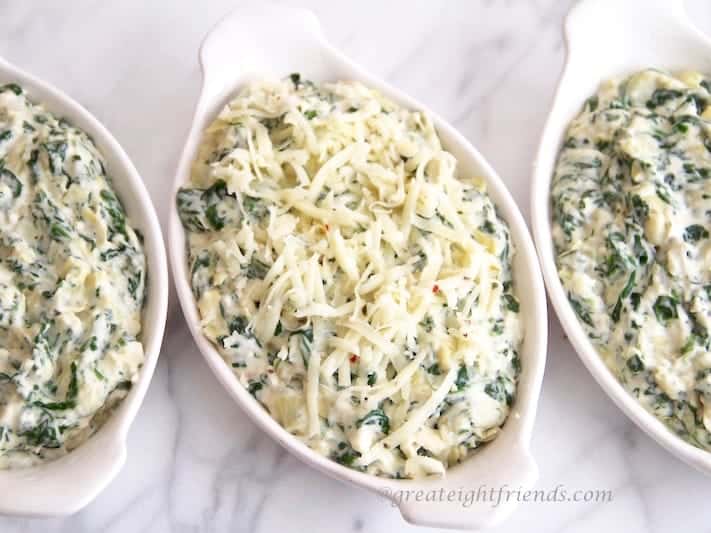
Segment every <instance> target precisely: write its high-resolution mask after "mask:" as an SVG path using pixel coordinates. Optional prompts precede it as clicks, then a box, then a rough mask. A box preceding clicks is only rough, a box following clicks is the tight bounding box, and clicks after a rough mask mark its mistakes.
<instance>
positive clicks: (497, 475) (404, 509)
mask: <svg viewBox="0 0 711 533" xmlns="http://www.w3.org/2000/svg"><path fill="white" fill-rule="evenodd" d="M200 62H201V65H202V71H203V85H202V91H201V94H200V97H199V99H198V102H197V105H196V109H195V115H194V119H193V125H192V128H191V130H190V133H189V135H188V139H187V141H186V144H185V149H184V151H183V154H182V156H181V158H180V163H179V166H178V170H177V174H176V180H175V184H174V188H173V194H175V192H177V189H178V188H179V187H180V186H181V185H183V184H184V183H186V182H187V181H188V178H189V172H190V166H191V163H192V161H193V160H194V157H195V153H196V149H197V147H198V144H199V142H200V140H201V138H202V133H203V131H204V129H205V128H206V127H207V125H208V124H209V123H211V122H212V121H213V120H214V118H215V117H216V115H217V113H218V112H219V111H220V109H221V108H222V107H223V106H224V105H225V104H226V103H227V101H228V100H229V98H230V96H231V95H233V94H234V93H235V91H236V90H237V88H238V87H239V86H240V85H242V84H244V83H245V82H246V81H248V80H255V79H259V78H263V77H266V76H271V77H284V76H286V75H288V74H290V73H292V72H300V73H302V75H304V76H305V77H307V78H309V79H314V80H337V79H354V80H359V81H362V82H363V83H365V84H367V85H369V86H371V87H375V88H377V89H379V90H380V91H381V92H382V93H383V94H385V95H387V96H389V97H391V98H392V99H393V100H395V101H397V102H399V103H401V104H402V105H404V106H406V107H410V108H419V109H424V108H425V107H424V106H423V105H422V104H420V103H418V102H416V101H415V100H413V99H412V98H409V97H408V96H406V95H404V94H402V93H401V92H399V91H397V90H396V89H393V88H392V87H390V86H388V85H387V84H385V83H383V82H382V81H380V80H378V79H376V78H375V77H373V76H371V75H370V74H368V73H366V72H365V71H364V70H363V69H361V68H360V67H358V66H356V65H354V64H353V63H352V62H351V61H349V60H348V59H346V58H345V57H344V56H343V55H342V54H340V53H339V52H338V51H336V50H335V49H334V48H333V47H332V46H330V45H329V44H328V43H327V42H326V40H325V38H324V36H323V34H322V32H321V29H320V28H319V24H318V21H317V20H316V18H315V17H314V16H313V15H312V14H311V13H309V12H307V11H302V10H298V9H292V8H285V7H275V6H270V7H263V8H258V9H250V10H239V11H236V12H234V13H232V14H231V15H230V16H228V17H227V18H225V19H224V20H223V21H222V22H220V23H219V24H218V25H217V26H216V27H215V28H214V29H213V30H212V32H211V33H210V34H209V35H208V36H207V38H206V39H205V41H204V43H203V45H202V48H201V50H200ZM432 115H433V114H432ZM433 118H434V122H435V125H436V127H437V129H438V131H439V133H440V135H441V137H442V140H443V143H444V145H445V146H446V147H447V148H448V150H449V151H451V152H452V153H453V154H454V155H455V156H456V157H457V159H458V160H459V163H460V167H461V169H462V170H463V171H464V172H468V173H477V174H480V175H483V176H484V177H485V178H486V179H487V182H488V184H489V191H490V195H491V197H492V199H493V200H494V202H495V203H496V205H497V206H498V207H499V209H500V212H501V213H502V215H503V216H504V218H505V219H506V220H507V221H508V223H509V225H510V228H511V233H512V236H513V240H514V242H515V244H516V247H517V250H518V253H517V255H516V258H515V261H514V273H515V279H516V282H517V284H518V292H519V294H520V295H523V297H522V298H521V312H522V316H523V317H524V322H525V328H526V339H525V343H524V346H523V349H522V353H521V359H522V363H523V370H522V374H521V381H520V384H519V389H518V398H517V401H516V403H515V406H514V408H513V410H512V413H511V416H510V417H509V419H508V421H507V423H506V425H505V427H504V430H503V431H502V433H501V435H500V436H499V437H498V438H497V439H496V440H495V441H494V442H492V443H491V444H489V445H488V446H486V447H484V448H483V449H482V450H481V451H480V453H478V454H476V455H475V456H473V457H472V458H470V459H469V460H467V461H466V462H465V463H463V464H461V465H458V466H456V467H455V468H452V469H451V470H450V471H449V472H448V474H447V476H446V478H445V479H441V480H427V481H397V480H389V479H382V478H377V477H374V476H370V475H366V474H363V473H360V472H356V471H355V470H351V469H349V468H346V467H344V466H341V465H339V464H337V463H335V462H334V461H331V460H329V459H327V458H325V457H322V456H321V455H318V454H316V453H315V452H313V451H312V450H311V449H309V448H308V447H307V446H306V445H304V444H303V443H301V442H300V441H299V440H298V439H297V438H296V437H294V436H292V435H291V434H289V433H288V432H287V431H286V430H284V429H283V428H282V427H281V426H280V425H279V424H278V423H277V422H275V421H274V420H273V419H272V418H271V417H270V416H269V414H268V413H267V412H266V411H265V410H264V409H263V408H262V407H261V406H260V405H259V404H258V403H257V402H256V400H254V399H253V398H252V396H251V395H250V394H249V393H248V392H247V391H246V390H245V389H244V388H243V387H242V386H241V385H240V384H239V382H238V380H237V378H236V377H235V376H234V374H233V373H232V371H231V369H230V368H229V367H228V366H227V365H226V364H225V363H224V361H223V360H222V358H221V357H220V355H219V353H218V352H217V351H216V350H215V348H213V346H212V344H211V343H210V342H209V341H208V340H207V339H206V338H205V337H203V335H202V333H201V330H200V320H199V317H198V311H197V309H196V306H195V302H194V299H193V294H192V292H191V289H190V283H189V279H188V273H187V264H186V263H187V261H186V245H185V234H184V232H183V228H182V226H181V224H180V220H179V217H178V214H177V209H176V208H175V202H174V201H173V208H172V212H171V215H170V235H169V241H170V254H171V259H172V268H173V273H174V278H175V283H176V288H177V292H178V296H179V298H180V303H181V305H182V308H183V312H184V314H185V318H186V320H187V322H188V325H189V327H190V330H191V332H192V335H193V337H194V339H195V342H196V343H197V345H198V347H199V349H200V351H201V352H202V354H203V355H204V356H205V358H206V359H207V362H208V363H209V365H210V367H211V368H212V370H213V372H214V373H215V375H216V376H217V378H218V379H219V381H220V382H221V383H222V384H223V385H224V386H225V388H226V389H227V390H228V391H229V393H230V394H231V395H232V397H233V398H234V399H235V400H236V401H237V403H238V404H239V405H240V406H241V407H242V409H244V410H245V411H246V413H247V414H248V415H249V416H250V418H251V419H252V420H253V421H254V422H255V423H256V424H258V425H259V426H260V427H261V428H262V429H263V430H264V431H266V432H267V433H268V434H269V435H270V436H271V437H273V438H274V439H275V440H277V441H278V442H279V443H280V444H282V445H283V446H284V447H285V448H287V449H288V450H290V451H291V452H292V453H293V454H294V455H296V456H297V457H298V458H300V459H301V460H303V461H304V462H306V463H308V464H310V465H312V466H314V467H316V468H318V469H319V470H321V471H323V472H325V473H327V474H329V475H331V476H333V477H336V478H338V479H341V480H344V481H348V482H350V483H353V484H355V485H358V486H360V487H364V488H366V489H369V490H372V491H377V492H380V493H383V494H389V495H390V497H391V499H395V500H397V499H398V496H399V495H400V494H403V493H400V492H398V491H403V490H410V491H417V490H425V491H427V490H433V489H436V490H439V489H440V488H444V489H445V490H448V489H452V490H460V489H462V490H465V491H468V490H476V489H477V488H478V487H480V486H483V487H498V486H504V485H505V484H508V486H514V487H518V486H524V487H528V486H530V485H531V484H532V483H533V482H534V480H535V479H536V477H537V468H536V465H535V463H534V461H533V458H532V457H531V453H530V450H529V446H530V440H531V429H532V426H533V420H534V416H535V411H536V404H537V401H538V396H539V391H540V386H541V379H542V377H543V368H544V363H545V357H546V343H547V318H546V305H545V294H544V289H543V283H542V279H541V276H540V272H539V267H538V262H537V260H536V257H535V251H534V248H533V245H532V242H531V239H530V237H529V234H528V231H527V228H526V225H525V223H524V221H523V218H522V217H521V214H520V213H519V211H518V209H517V207H516V205H515V204H514V202H513V199H512V198H511V196H510V195H509V193H508V191H507V190H506V189H505V187H504V185H503V184H502V182H501V180H500V179H499V177H498V176H497V175H496V173H495V172H494V171H493V169H492V168H491V167H490V166H489V165H488V163H487V162H486V161H485V160H484V158H483V157H482V156H481V155H480V154H479V153H478V152H477V151H476V150H475V149H474V148H473V147H472V146H471V145H470V144H469V143H468V142H467V141H466V140H465V139H464V138H463V137H462V136H461V135H460V134H459V133H457V132H456V131H455V130H454V129H453V128H452V127H451V126H449V125H447V124H446V123H445V122H444V121H443V120H442V119H441V118H439V117H437V116H436V115H433ZM173 197H174V196H173ZM410 498H411V500H410V501H407V502H404V501H403V502H398V503H399V507H400V511H401V513H402V515H403V516H404V517H405V519H406V520H408V521H410V522H413V523H416V524H421V525H429V526H442V527H453V528H479V527H486V526H490V525H493V524H495V523H497V522H498V521H500V520H502V519H503V518H504V517H505V516H506V515H508V514H509V512H510V511H511V509H512V507H513V505H514V504H513V502H512V503H510V504H507V505H502V506H500V507H497V508H494V506H493V505H492V504H491V503H490V502H484V501H481V502H475V503H474V504H473V505H471V506H470V507H467V508H465V507H464V506H463V505H462V504H461V503H458V502H456V501H450V502H448V501H441V502H427V503H426V502H418V501H414V499H415V493H414V492H412V493H410ZM420 498H421V496H420Z"/></svg>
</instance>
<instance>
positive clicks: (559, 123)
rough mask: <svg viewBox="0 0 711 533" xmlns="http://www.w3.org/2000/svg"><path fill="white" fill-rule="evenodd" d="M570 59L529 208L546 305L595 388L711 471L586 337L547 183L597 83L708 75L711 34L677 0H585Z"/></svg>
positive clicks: (575, 15)
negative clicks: (559, 251) (566, 280)
mask: <svg viewBox="0 0 711 533" xmlns="http://www.w3.org/2000/svg"><path fill="white" fill-rule="evenodd" d="M565 39H566V43H567V59H566V62H565V66H564V68H563V74H562V75H561V78H560V82H559V84H558V89H557V91H556V95H555V100H554V104H553V108H552V110H551V113H550V116H549V117H548V121H547V123H546V125H545V128H544V130H543V135H542V138H541V144H540V147H539V149H538V154H537V159H536V164H535V167H534V171H533V184H532V197H531V202H532V204H531V213H532V227H533V235H534V238H535V240H536V246H537V249H538V254H539V257H540V260H541V267H542V269H543V274H544V277H545V280H546V286H547V288H548V295H549V296H550V299H551V303H552V304H553V307H554V309H555V311H556V313H557V314H558V318H559V319H560V322H561V324H562V326H563V329H564V330H565V332H566V334H567V335H568V338H569V339H570V342H571V343H572V344H573V347H574V348H575V350H576V351H577V353H578V355H579V356H580V358H581V359H582V360H583V363H584V364H585V366H586V367H587V368H588V370H589V371H590V372H591V373H592V375H593V376H594V378H595V379H596V380H597V382H598V383H599V384H600V386H601V387H602V388H603V389H604V390H605V392H607V394H608V395H609V396H610V397H611V398H612V399H613V401H614V402H615V403H616V404H617V405H618V407H619V408H620V409H622V411H623V412H624V413H625V414H626V415H627V416H629V417H630V418H631V419H632V420H633V421H634V422H635V423H636V424H637V425H638V426H639V427H640V428H641V429H643V430H644V431H646V432H647V433H648V434H649V435H650V436H651V437H652V438H654V439H655V440H656V441H657V442H659V444H661V445H662V446H664V447H665V448H666V449H667V450H669V451H670V452H671V453H673V454H674V455H676V456H678V457H679V458H680V459H682V460H684V461H686V462H687V463H689V464H690V465H692V466H694V467H696V468H698V469H699V470H702V471H703V472H706V473H709V474H711V453H708V452H705V451H702V450H701V449H699V448H696V447H694V446H692V445H690V444H687V443H686V442H684V441H683V440H681V439H680V438H678V437H677V436H676V435H674V434H673V433H672V432H671V431H669V430H668V429H667V428H666V426H664V424H663V423H662V422H660V421H659V420H658V419H657V418H656V417H654V416H653V415H651V414H650V413H649V412H647V411H646V410H645V409H644V408H643V407H642V406H641V405H640V404H639V403H637V401H636V400H635V399H634V398H633V397H632V396H631V395H629V394H628V393H627V392H626V391H625V389H624V388H623V387H622V385H620V383H619V382H618V381H617V379H616V378H615V377H614V376H613V375H612V373H611V372H610V371H609V370H608V369H607V367H606V366H605V363H604V362H603V361H602V359H601V358H600V357H599V356H598V354H597V352H596V350H595V348H594V346H593V345H592V344H591V343H590V341H589V340H588V337H587V335H586V334H585V331H584V330H583V328H582V327H581V325H580V323H579V321H578V318H577V316H576V315H575V312H574V311H573V310H572V308H571V306H570V304H569V303H568V299H567V297H566V294H565V290H564V289H563V287H562V285H561V283H560V279H559V278H558V272H557V270H556V265H555V254H554V249H553V243H552V237H551V235H552V233H551V213H550V186H551V178H552V176H553V171H554V168H555V164H556V160H557V157H558V152H559V150H560V146H561V144H562V142H563V136H564V134H565V131H566V129H567V127H568V124H569V123H570V121H571V120H572V119H573V118H574V117H575V116H576V115H578V113H579V112H580V110H581V109H582V106H583V103H584V102H585V100H586V99H587V98H588V97H589V96H592V95H593V94H594V93H595V92H596V90H597V87H598V85H599V83H600V82H601V81H604V80H607V79H610V78H612V77H618V76H624V75H626V74H632V73H633V72H635V71H639V70H641V69H644V68H648V67H656V68H662V69H666V70H671V71H676V70H686V69H689V70H698V71H701V72H707V73H711V40H709V39H708V38H707V37H705V36H704V35H702V34H701V33H700V32H699V31H698V30H697V29H696V28H695V27H694V26H693V25H692V24H691V22H690V21H689V20H688V19H687V16H686V14H685V12H684V6H683V2H682V0H625V1H624V2H620V1H619V0H584V1H582V2H580V3H579V4H577V5H576V6H575V7H574V8H573V9H572V10H571V11H570V13H569V14H568V17H567V19H566V22H565Z"/></svg>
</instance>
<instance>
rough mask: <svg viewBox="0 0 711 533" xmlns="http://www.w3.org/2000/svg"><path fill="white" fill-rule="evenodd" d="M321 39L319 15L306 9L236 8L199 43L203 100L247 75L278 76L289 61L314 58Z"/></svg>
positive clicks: (217, 98)
mask: <svg viewBox="0 0 711 533" xmlns="http://www.w3.org/2000/svg"><path fill="white" fill-rule="evenodd" d="M265 36H266V37H265ZM324 42H325V37H324V35H323V31H322V30H321V26H320V24H319V22H318V19H317V18H316V16H315V15H314V14H313V13H311V12H310V11H308V10H305V9H298V8H292V7H286V6H277V5H262V6H252V7H245V8H239V9H236V10H235V11H233V12H232V13H230V14H229V15H227V16H226V17H225V18H224V19H222V20H221V21H220V22H219V23H218V24H217V25H216V26H215V27H214V28H213V29H212V30H211V31H210V32H209V33H208V35H207V37H205V40H204V41H203V43H202V46H201V47H200V66H201V68H202V71H203V93H202V95H201V100H202V101H207V102H212V101H222V100H223V99H224V98H225V97H226V96H227V94H226V93H227V92H228V91H229V90H230V89H234V87H235V85H236V84H237V83H236V82H237V80H238V79H244V77H245V75H246V76H249V75H252V76H254V77H255V78H256V77H264V76H265V75H269V74H271V75H275V76H278V77H282V76H284V75H285V74H288V73H290V71H289V66H290V65H313V64H314V63H318V60H319V58H320V56H321V55H322V53H323V43H324ZM267 69H268V71H267Z"/></svg>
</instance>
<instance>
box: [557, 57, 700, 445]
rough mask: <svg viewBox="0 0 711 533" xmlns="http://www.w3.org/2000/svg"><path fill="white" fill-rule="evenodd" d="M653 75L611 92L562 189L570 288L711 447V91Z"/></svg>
mask: <svg viewBox="0 0 711 533" xmlns="http://www.w3.org/2000/svg"><path fill="white" fill-rule="evenodd" d="M709 80H710V78H707V77H704V76H703V75H701V74H699V73H695V72H684V73H680V74H679V75H676V76H674V75H670V74H667V73H664V72H660V71H656V70H645V71H642V72H639V73H636V74H634V75H633V76H631V77H629V78H626V79H623V80H612V81H608V82H605V83H603V84H602V85H601V87H600V90H599V91H598V93H597V94H596V95H595V96H594V97H592V98H590V99H589V100H588V102H587V103H586V105H585V107H584V109H583V111H582V113H581V114H580V115H579V116H578V117H577V118H576V119H575V120H574V121H573V122H572V124H571V125H570V127H569V129H568V132H567V137H566V140H565V143H564V146H563V149H562V150H561V153H560V156H559V160H558V166H557V168H556V171H555V176H554V180H553V187H552V207H553V222H554V228H553V238H554V242H555V246H556V250H557V264H558V271H559V274H560V279H561V281H562V283H563V286H564V287H565V289H566V291H567V292H568V297H569V300H570V302H571V304H572V305H573V308H574V309H575V311H576V313H577V314H578V317H579V318H580V321H581V323H582V324H583V326H584V327H585V329H586V330H587V332H588V335H589V336H590V339H591V340H592V342H593V344H594V345H595V346H596V348H597V349H598V351H599V352H600V355H601V356H602V357H603V359H604V360H605V362H606V363H607V365H608V366H609V367H610V369H611V370H612V372H613V373H614V374H615V375H616V376H617V378H618V379H619V380H620V381H621V382H622V384H623V385H624V386H625V387H626V388H627V390H628V391H629V392H630V393H631V394H632V395H634V396H635V397H636V398H637V399H638V400H639V402H640V403H641V404H642V405H643V406H644V407H645V408H646V409H648V410H649V411H650V412H652V413H653V414H655V415H656V416H657V417H658V418H659V419H661V420H662V421H663V422H665V423H666V424H667V426H668V427H669V428H670V429H671V430H672V431H674V432H675V433H676V434H678V435H679V436H680V437H682V438H683V439H686V440H687V441H689V442H690V443H692V444H694V445H696V446H699V447H701V448H706V449H708V448H711V433H709V431H710V430H711V354H710V352H709V334H708V332H709V327H711V271H710V269H711V239H710V238H709V231H711V122H709V120H710V119H711V105H710V104H711V84H710V83H711V82H710V81H709Z"/></svg>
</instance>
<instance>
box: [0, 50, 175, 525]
mask: <svg viewBox="0 0 711 533" xmlns="http://www.w3.org/2000/svg"><path fill="white" fill-rule="evenodd" d="M9 82H15V83H18V84H19V85H21V86H22V87H23V88H24V89H25V90H26V91H27V92H28V95H29V97H30V98H31V99H32V100H33V101H35V102H38V103H42V104H43V105H44V106H45V108H46V109H47V110H49V111H51V112H53V113H55V114H56V115H59V116H62V117H66V118H67V119H68V120H69V121H70V122H71V123H72V124H74V125H75V126H77V127H79V128H81V129H83V130H84V131H86V132H87V133H89V134H90V135H91V136H92V137H93V138H94V141H95V143H96V145H97V147H98V148H99V150H100V151H101V153H102V154H103V155H104V158H105V161H106V166H107V173H108V174H109V175H110V176H111V177H112V178H113V186H114V189H115V190H116V192H117V194H118V196H119V198H120V199H121V201H122V202H123V205H124V207H125V208H126V212H127V213H128V216H129V218H130V220H131V222H132V224H133V226H134V227H136V228H138V229H140V230H141V232H142V233H143V236H144V238H145V241H144V244H145V253H146V259H147V272H148V289H147V301H146V307H145V309H144V312H143V337H142V340H143V345H144V348H145V353H146V359H145V362H144V364H143V368H142V370H141V374H140V377H139V379H138V382H137V383H135V384H134V386H133V388H132V389H131V391H130V392H129V394H128V396H127V397H126V398H125V399H124V401H123V402H122V403H121V405H120V406H119V407H118V408H117V409H116V411H115V412H114V413H113V414H112V416H111V417H110V418H109V420H108V421H107V422H106V423H105V424H104V425H103V426H102V427H101V428H100V429H99V431H97V433H96V434H95V435H93V436H92V437H91V438H90V439H89V440H87V441H86V442H85V443H84V444H82V445H81V446H79V447H78V448H76V449H75V450H73V451H72V452H71V453H69V454H67V455H66V456H64V457H62V458H60V459H58V460H56V461H52V462H49V463H45V464H43V465H40V466H37V467H33V468H27V469H20V470H0V494H1V495H2V496H1V497H0V514H20V515H26V516H39V517H43V516H63V515H69V514H72V513H75V512H77V511H79V510H80V509H81V508H83V507H84V506H86V505H87V504H88V503H90V502H91V501H92V500H93V499H94V498H95V497H96V496H97V495H98V494H99V492H101V490H102V489H103V488H104V487H106V485H108V483H109V482H110V481H111V480H112V479H113V478H114V477H115V476H116V474H117V473H118V472H119V470H120V469H121V467H122V466H123V464H124V462H125V461H126V437H127V433H128V429H129V427H130V425H131V422H132V421H133V419H134V418H135V416H136V412H137V411H138V408H139V407H140V405H141V402H142V401H143V397H144V396H145V394H146V390H147V389H148V385H149V383H150V381H151V377H152V376H153V370H154V369H155V366H156V362H157V360H158V353H159V351H160V345H161V342H162V340H163V330H164V328H165V320H166V312H167V307H168V266H167V263H166V255H165V247H164V244H163V238H162V235H161V230H160V225H159V224H158V217H157V216H156V213H155V210H154V209H153V204H152V203H151V200H150V197H149V196H148V191H147V190H146V188H145V187H144V185H143V182H142V181H141V178H140V176H139V175H138V172H137V171H136V169H135V168H134V166H133V164H132V163H131V161H130V159H129V158H128V156H127V155H126V153H125V152H124V151H123V149H122V148H121V146H119V144H118V142H117V141H116V140H115V139H114V138H113V137H112V136H111V134H110V133H109V132H108V131H107V130H106V128H104V126H102V125H101V124H100V123H99V121H98V120H96V118H94V117H93V116H92V115H91V114H90V113H89V112H88V111H87V110H86V109H84V108H83V107H82V106H81V105H79V104H78V103H77V102H75V101H74V100H72V99H71V98H69V97H68V96H67V95H65V94H64V93H62V92H61V91H59V90H57V89H55V88H54V87H51V86H50V85H48V84H46V83H44V82H42V81H40V80H39V79H37V78H35V77H33V76H31V75H29V74H27V73H25V72H22V71H21V70H19V69H17V68H16V67H14V66H13V65H11V64H10V63H8V62H6V61H5V60H3V59H1V58H0V85H2V84H5V83H9Z"/></svg>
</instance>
